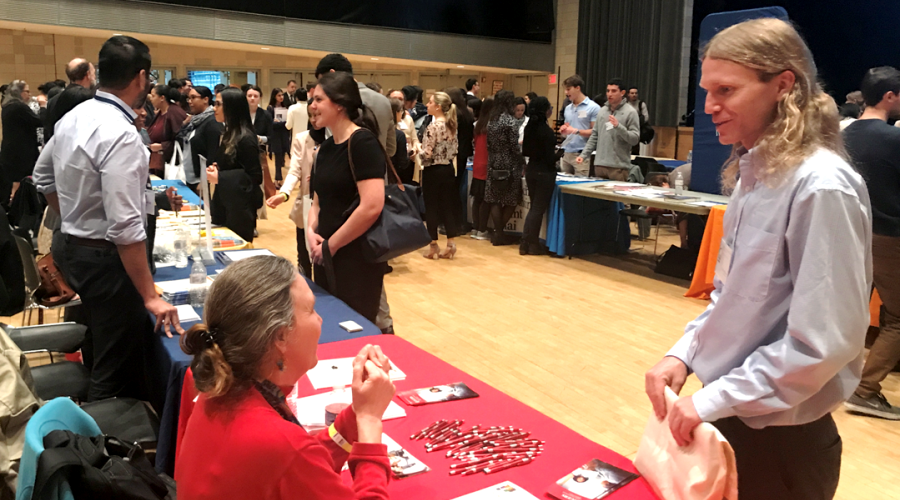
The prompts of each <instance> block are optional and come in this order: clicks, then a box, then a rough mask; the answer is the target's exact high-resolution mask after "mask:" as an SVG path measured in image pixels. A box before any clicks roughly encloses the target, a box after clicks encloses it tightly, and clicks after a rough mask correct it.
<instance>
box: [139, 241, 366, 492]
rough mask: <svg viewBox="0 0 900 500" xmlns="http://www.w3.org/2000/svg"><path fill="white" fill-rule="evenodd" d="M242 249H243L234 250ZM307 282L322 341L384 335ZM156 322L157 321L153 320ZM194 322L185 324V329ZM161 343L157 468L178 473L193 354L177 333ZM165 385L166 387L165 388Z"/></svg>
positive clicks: (172, 275) (167, 274)
mask: <svg viewBox="0 0 900 500" xmlns="http://www.w3.org/2000/svg"><path fill="white" fill-rule="evenodd" d="M233 251H234V252H240V251H241V250H233ZM224 267H225V266H223V265H222V264H221V263H219V262H216V263H215V264H212V265H209V266H207V268H206V272H207V274H208V275H213V274H215V272H216V270H217V269H223V268H224ZM190 272H191V266H190V265H188V267H185V268H181V269H179V268H176V267H163V268H158V269H157V270H156V274H155V275H154V277H153V279H154V281H156V282H159V281H170V280H178V279H186V278H188V277H190ZM304 279H306V282H307V283H308V284H309V287H310V288H311V289H312V291H313V294H314V295H315V297H316V306H315V309H316V312H317V313H319V316H321V317H322V335H321V336H320V337H319V343H320V344H327V343H330V342H338V341H341V340H347V339H354V338H359V337H367V336H375V335H381V330H379V329H378V327H376V326H375V325H374V324H372V323H371V322H370V321H368V320H367V319H366V318H364V317H363V316H362V315H360V314H359V313H357V312H356V311H354V310H353V309H351V308H350V306H348V305H347V304H345V303H344V302H342V301H341V300H340V299H338V298H336V297H334V296H332V295H331V294H329V293H328V292H326V291H325V290H324V289H322V288H321V287H320V286H318V285H316V284H315V283H313V282H312V281H310V280H309V279H307V278H304ZM195 310H196V311H197V314H198V315H200V317H201V318H202V317H203V310H202V309H195ZM154 321H155V320H154ZM343 321H355V322H356V323H358V324H359V325H360V326H362V327H363V329H362V331H361V332H356V333H349V332H347V331H346V330H344V329H343V328H341V327H340V326H339V325H338V323H341V322H343ZM192 325H194V323H193V322H192V323H182V324H181V326H182V327H184V329H185V331H186V330H187V329H188V328H190V327H191V326H192ZM158 339H159V342H157V343H156V344H155V346H154V351H153V356H154V360H155V363H154V366H155V367H156V373H154V374H152V375H151V376H152V377H153V380H154V381H155V384H156V385H157V386H158V387H157V388H156V391H155V392H156V393H158V394H162V393H163V392H164V399H165V403H164V404H163V410H162V413H161V414H160V425H159V442H158V444H157V448H156V470H157V472H165V473H167V474H169V475H173V474H174V472H175V441H176V438H177V437H178V411H179V406H180V404H181V387H182V385H183V384H184V374H185V372H186V371H187V369H188V367H189V366H190V364H191V357H190V356H188V355H187V354H185V353H184V352H182V351H181V345H180V341H181V338H180V336H178V335H175V336H173V337H172V338H168V337H166V336H165V334H161V335H159V337H158ZM163 388H164V389H163Z"/></svg>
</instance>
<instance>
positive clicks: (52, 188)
mask: <svg viewBox="0 0 900 500" xmlns="http://www.w3.org/2000/svg"><path fill="white" fill-rule="evenodd" d="M35 188H37V192H38V193H41V194H50V193H55V192H56V184H47V185H46V186H35Z"/></svg>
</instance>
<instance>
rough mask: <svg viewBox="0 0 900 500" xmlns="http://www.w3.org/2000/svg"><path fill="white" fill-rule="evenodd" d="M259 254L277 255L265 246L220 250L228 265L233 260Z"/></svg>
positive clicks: (222, 259) (220, 254)
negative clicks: (250, 248)
mask: <svg viewBox="0 0 900 500" xmlns="http://www.w3.org/2000/svg"><path fill="white" fill-rule="evenodd" d="M259 255H270V256H272V257H274V256H275V254H274V253H272V252H271V251H269V250H268V249H265V248H259V249H254V250H226V251H222V252H219V258H220V260H221V261H222V263H224V264H225V265H228V264H230V263H232V262H237V261H239V260H244V259H249V258H250V257H257V256H259Z"/></svg>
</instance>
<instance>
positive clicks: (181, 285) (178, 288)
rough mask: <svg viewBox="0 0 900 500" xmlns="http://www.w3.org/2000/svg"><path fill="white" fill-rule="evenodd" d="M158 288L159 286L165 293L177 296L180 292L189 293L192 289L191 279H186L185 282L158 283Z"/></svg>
mask: <svg viewBox="0 0 900 500" xmlns="http://www.w3.org/2000/svg"><path fill="white" fill-rule="evenodd" d="M156 286H158V287H159V288H160V289H161V290H162V291H163V293H169V294H175V293H178V292H188V291H190V289H191V279H190V278H185V279H183V280H172V281H157V282H156Z"/></svg>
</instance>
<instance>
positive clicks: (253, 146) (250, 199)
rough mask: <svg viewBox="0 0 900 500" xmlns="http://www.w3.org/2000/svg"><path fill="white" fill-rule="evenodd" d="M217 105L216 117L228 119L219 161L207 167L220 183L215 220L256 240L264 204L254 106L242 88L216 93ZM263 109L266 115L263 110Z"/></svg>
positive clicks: (208, 173)
mask: <svg viewBox="0 0 900 500" xmlns="http://www.w3.org/2000/svg"><path fill="white" fill-rule="evenodd" d="M215 107H216V120H217V121H220V122H224V123H225V133H224V134H223V135H222V143H221V144H220V145H219V149H218V152H217V153H216V162H215V163H212V164H210V165H209V166H208V167H206V178H207V179H208V180H209V183H210V184H215V185H216V192H215V195H214V196H213V199H212V201H211V204H212V218H213V223H214V224H221V225H224V226H226V227H227V228H228V229H231V230H232V231H234V232H235V233H236V234H237V235H238V236H240V237H241V238H243V239H244V240H245V241H248V242H252V241H253V230H254V229H256V210H257V209H258V208H259V207H261V206H262V202H263V198H262V192H261V191H260V189H259V185H260V184H261V183H262V168H261V167H260V164H259V145H258V139H257V137H256V132H255V131H254V130H253V124H252V123H251V122H250V107H249V105H248V103H247V99H245V98H244V95H243V94H242V93H241V91H240V90H238V89H225V90H223V91H222V92H221V93H220V94H218V95H216V104H215ZM260 113H261V114H262V115H265V112H264V111H262V110H260Z"/></svg>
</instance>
